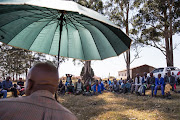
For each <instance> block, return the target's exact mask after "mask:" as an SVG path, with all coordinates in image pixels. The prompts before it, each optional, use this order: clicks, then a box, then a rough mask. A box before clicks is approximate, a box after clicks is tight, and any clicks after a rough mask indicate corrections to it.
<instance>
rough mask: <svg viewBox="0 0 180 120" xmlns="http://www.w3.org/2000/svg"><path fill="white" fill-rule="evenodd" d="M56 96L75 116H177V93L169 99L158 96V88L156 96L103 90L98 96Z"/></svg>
mask: <svg viewBox="0 0 180 120" xmlns="http://www.w3.org/2000/svg"><path fill="white" fill-rule="evenodd" d="M178 88H179V89H180V86H179V87H178ZM147 94H148V95H149V94H150V91H147ZM58 100H59V101H60V103H61V104H62V105H64V106H65V107H67V108H68V109H69V110H71V111H72V112H73V113H74V114H75V115H76V116H77V117H78V119H79V120H136V119H138V120H145V119H146V120H180V94H178V93H173V94H172V99H170V100H168V99H163V98H161V96H160V91H158V96H157V97H156V98H154V97H153V98H152V97H150V96H136V95H135V94H130V93H129V94H115V93H111V92H104V93H103V94H101V95H98V96H82V95H79V96H75V95H65V96H61V97H59V99H58Z"/></svg>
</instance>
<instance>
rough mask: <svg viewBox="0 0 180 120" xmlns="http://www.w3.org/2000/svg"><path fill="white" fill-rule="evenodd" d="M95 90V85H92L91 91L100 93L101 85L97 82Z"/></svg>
mask: <svg viewBox="0 0 180 120" xmlns="http://www.w3.org/2000/svg"><path fill="white" fill-rule="evenodd" d="M97 90H98V91H96V85H93V92H94V93H95V92H98V93H101V86H100V85H99V84H98V87H97Z"/></svg>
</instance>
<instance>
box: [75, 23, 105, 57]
mask: <svg viewBox="0 0 180 120" xmlns="http://www.w3.org/2000/svg"><path fill="white" fill-rule="evenodd" d="M77 22H78V23H79V24H82V25H83V23H80V22H79V21H77ZM86 25H87V24H86ZM91 25H92V24H91ZM92 26H94V25H92ZM84 27H85V26H84ZM85 28H86V27H85ZM86 29H87V28H86ZM89 33H90V34H91V36H92V38H93V41H94V44H95V45H96V42H95V40H94V37H93V35H92V33H91V32H90V31H89ZM96 48H97V50H98V53H99V56H100V57H101V54H100V52H99V49H98V47H97V45H96ZM101 59H102V58H101Z"/></svg>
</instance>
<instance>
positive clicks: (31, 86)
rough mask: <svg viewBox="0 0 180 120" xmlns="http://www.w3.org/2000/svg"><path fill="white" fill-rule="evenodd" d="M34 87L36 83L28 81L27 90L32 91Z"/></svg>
mask: <svg viewBox="0 0 180 120" xmlns="http://www.w3.org/2000/svg"><path fill="white" fill-rule="evenodd" d="M33 87H34V82H33V81H32V80H31V79H29V80H28V85H27V88H26V89H27V90H31V89H32V88H33Z"/></svg>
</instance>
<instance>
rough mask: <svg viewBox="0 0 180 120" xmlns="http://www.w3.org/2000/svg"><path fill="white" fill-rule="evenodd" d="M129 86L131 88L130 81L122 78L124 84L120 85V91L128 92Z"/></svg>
mask: <svg viewBox="0 0 180 120" xmlns="http://www.w3.org/2000/svg"><path fill="white" fill-rule="evenodd" d="M130 88H131V85H130V83H128V82H127V80H124V84H122V85H121V90H122V92H123V93H124V94H125V93H128V92H129V91H130Z"/></svg>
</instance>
